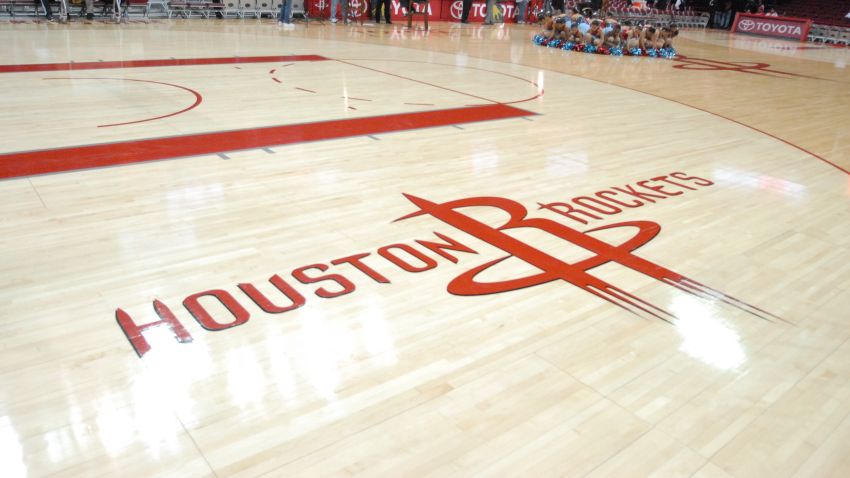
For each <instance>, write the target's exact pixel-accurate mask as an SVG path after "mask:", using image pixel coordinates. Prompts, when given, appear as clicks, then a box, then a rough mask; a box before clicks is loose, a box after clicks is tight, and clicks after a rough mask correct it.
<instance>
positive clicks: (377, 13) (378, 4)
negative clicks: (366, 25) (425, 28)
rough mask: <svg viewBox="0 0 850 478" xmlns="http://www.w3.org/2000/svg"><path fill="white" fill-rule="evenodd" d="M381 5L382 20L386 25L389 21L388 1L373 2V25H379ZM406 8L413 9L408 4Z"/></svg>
mask: <svg viewBox="0 0 850 478" xmlns="http://www.w3.org/2000/svg"><path fill="white" fill-rule="evenodd" d="M381 5H383V6H384V20H385V21H386V22H387V25H389V24H390V23H392V22H391V21H390V0H375V23H381ZM407 8H413V5H410V4H409V3H408V5H407Z"/></svg>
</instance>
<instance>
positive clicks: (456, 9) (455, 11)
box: [450, 0, 463, 20]
mask: <svg viewBox="0 0 850 478" xmlns="http://www.w3.org/2000/svg"><path fill="white" fill-rule="evenodd" d="M450 12H451V15H452V18H454V19H455V20H460V19H461V18H462V17H463V2H462V1H460V0H458V1H456V2H454V3H453V4H452V8H451V9H450Z"/></svg>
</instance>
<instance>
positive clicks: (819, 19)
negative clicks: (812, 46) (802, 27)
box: [776, 0, 850, 27]
mask: <svg viewBox="0 0 850 478" xmlns="http://www.w3.org/2000/svg"><path fill="white" fill-rule="evenodd" d="M776 10H777V11H778V12H779V14H780V15H785V16H789V17H800V18H811V19H812V21H813V22H814V23H817V24H818V25H835V26H845V27H850V19H847V18H845V17H844V16H845V15H847V12H850V0H786V1H784V2H780V3H779V4H778V5H777V6H776Z"/></svg>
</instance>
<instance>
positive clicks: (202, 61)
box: [0, 55, 329, 73]
mask: <svg viewBox="0 0 850 478" xmlns="http://www.w3.org/2000/svg"><path fill="white" fill-rule="evenodd" d="M328 60H329V58H325V57H323V56H320V55H287V56H246V57H230V58H183V59H170V60H133V61H91V62H82V63H34V64H29V65H0V73H21V72H31V71H75V70H105V69H110V68H147V67H153V66H195V65H230V64H233V63H273V62H286V61H328Z"/></svg>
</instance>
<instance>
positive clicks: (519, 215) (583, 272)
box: [399, 194, 781, 322]
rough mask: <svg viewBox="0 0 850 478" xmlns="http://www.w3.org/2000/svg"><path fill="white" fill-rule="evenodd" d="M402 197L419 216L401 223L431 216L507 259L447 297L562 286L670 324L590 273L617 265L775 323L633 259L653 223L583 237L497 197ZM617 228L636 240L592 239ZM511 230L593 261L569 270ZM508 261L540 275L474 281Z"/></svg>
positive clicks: (472, 273)
mask: <svg viewBox="0 0 850 478" xmlns="http://www.w3.org/2000/svg"><path fill="white" fill-rule="evenodd" d="M405 197H407V198H408V200H410V201H411V202H412V203H413V204H414V205H416V206H417V207H418V208H419V211H416V212H414V213H411V214H408V215H407V216H404V217H402V218H400V219H399V220H405V219H410V218H413V217H417V216H421V215H429V216H431V217H433V218H435V219H438V220H440V221H442V222H443V223H445V224H448V225H450V226H452V227H454V228H455V229H458V230H460V231H463V232H465V233H467V234H469V235H471V236H473V237H476V238H477V239H479V240H481V241H484V242H486V243H488V244H490V245H491V246H494V247H496V248H498V249H501V250H502V251H504V252H506V253H507V255H506V256H504V257H500V258H498V259H494V260H492V261H489V262H486V263H484V264H482V265H480V266H477V267H474V268H473V269H470V270H468V271H467V272H465V273H463V274H461V275H459V276H458V277H456V278H455V279H454V280H452V281H451V282H450V283H449V285H448V291H449V292H450V293H452V294H455V295H483V294H496V293H500V292H508V291H513V290H517V289H523V288H526V287H532V286H536V285H540V284H545V283H547V282H552V281H556V280H562V281H564V282H567V283H570V284H572V285H574V286H576V287H578V288H580V289H582V290H584V291H585V292H588V293H590V294H593V295H595V296H597V297H599V298H601V299H604V300H606V301H608V302H610V303H612V304H614V305H617V306H619V307H621V308H623V309H625V310H627V311H629V312H632V313H635V314H638V315H644V314H646V315H649V316H652V317H655V318H658V319H661V320H664V321H666V322H672V320H673V319H675V318H676V317H675V316H674V315H673V314H671V313H670V312H667V311H666V310H664V309H662V308H660V307H657V306H655V305H653V304H651V303H649V302H647V301H645V300H643V299H641V298H639V297H637V296H635V295H633V294H631V293H629V292H627V291H625V290H623V289H621V288H619V287H617V286H615V285H613V284H609V283H608V282H606V281H604V280H602V279H600V278H598V277H595V276H593V275H591V274H590V273H589V272H588V271H590V270H591V269H594V268H596V267H599V266H602V265H605V264H609V263H617V264H620V265H622V266H625V267H627V268H629V269H631V270H633V271H635V272H639V273H641V274H643V275H645V276H647V277H651V278H653V279H656V280H658V281H661V282H663V283H665V284H667V285H670V286H673V287H675V288H677V289H679V290H681V291H683V292H686V293H688V294H691V295H694V296H697V297H699V298H702V299H708V300H711V301H712V302H718V301H719V302H724V303H726V304H728V305H731V306H733V307H735V308H738V309H740V310H742V311H744V312H747V313H749V314H751V315H755V316H757V317H759V318H762V319H766V320H770V319H771V318H773V319H779V317H777V316H775V315H773V314H770V313H769V312H766V311H764V310H762V309H759V308H757V307H754V306H752V305H749V304H747V303H745V302H742V301H740V300H738V299H735V298H734V297H731V296H729V295H727V294H724V293H722V292H720V291H718V290H715V289H712V288H711V287H708V286H706V285H704V284H701V283H699V282H697V281H695V280H693V279H690V278H688V277H685V276H684V275H681V274H678V273H676V272H674V271H672V270H670V269H668V268H666V267H664V266H662V265H659V264H656V263H654V262H651V261H648V260H646V259H643V258H641V257H639V256H637V255H635V254H633V252H634V251H635V250H636V249H637V248H639V247H641V246H642V245H644V244H646V243H648V242H649V241H651V240H652V239H653V238H655V237H656V236H657V235H658V233H659V232H661V226H659V225H658V224H657V223H655V222H651V221H627V222H620V223H615V224H608V225H605V226H601V227H596V228H593V229H589V230H587V231H584V232H582V231H579V230H577V229H574V228H572V227H569V226H566V225H564V224H561V223H559V222H556V221H552V220H549V219H544V218H529V217H527V216H528V211H527V210H526V208H525V207H524V206H523V205H521V204H519V203H517V202H515V201H512V200H509V199H504V198H499V197H475V198H467V199H458V200H455V201H449V202H445V203H435V202H432V201H428V200H427V199H423V198H419V197H416V196H412V195H409V194H405ZM469 207H479V208H480V207H485V208H494V209H497V210H499V211H500V212H504V213H507V214H508V220H507V221H506V222H505V223H504V224H502V225H501V226H499V227H492V226H489V225H487V224H485V223H483V222H481V221H478V220H476V219H474V218H473V217H471V216H468V215H466V214H463V213H462V212H460V211H459V209H463V208H469ZM615 228H631V229H634V230H635V234H634V236H632V237H631V238H630V239H628V240H627V241H626V242H624V243H623V244H618V245H614V244H609V243H607V242H604V241H602V240H600V239H597V238H595V237H594V236H593V233H594V232H598V231H602V230H606V229H615ZM513 229H536V230H539V231H542V232H545V233H548V234H551V235H553V236H555V237H557V238H559V239H562V240H564V241H566V242H568V243H571V244H573V245H576V246H579V247H581V248H583V249H585V250H587V251H590V252H591V253H593V254H594V255H593V256H591V257H590V258H587V259H584V260H582V261H579V262H576V263H573V264H570V263H567V262H565V261H562V260H560V259H558V258H556V257H555V256H553V255H550V254H548V253H546V252H544V251H541V250H540V249H537V248H535V247H533V246H531V245H529V244H527V243H525V242H523V241H520V240H518V239H516V238H515V237H513V236H511V235H509V234H507V233H506V232H505V231H510V230H513ZM511 258H514V259H519V260H521V261H523V262H525V263H526V264H529V265H531V266H534V267H535V268H537V269H539V270H540V271H542V272H539V273H536V274H533V275H529V276H526V277H520V278H516V279H510V280H503V281H499V282H479V281H477V280H476V277H477V276H478V275H479V274H481V273H482V272H484V271H487V270H489V269H490V268H492V267H494V266H496V265H498V264H499V263H501V262H503V261H505V260H507V259H511ZM779 320H781V319H779Z"/></svg>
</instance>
